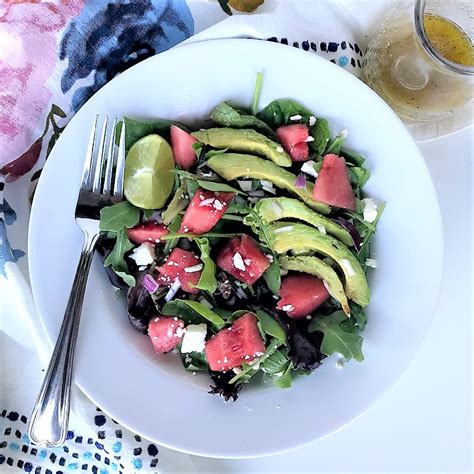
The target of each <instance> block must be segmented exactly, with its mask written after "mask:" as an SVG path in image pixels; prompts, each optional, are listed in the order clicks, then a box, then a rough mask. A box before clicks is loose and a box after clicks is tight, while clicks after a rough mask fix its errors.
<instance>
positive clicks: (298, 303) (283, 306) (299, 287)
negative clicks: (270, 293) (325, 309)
mask: <svg viewBox="0 0 474 474" xmlns="http://www.w3.org/2000/svg"><path fill="white" fill-rule="evenodd" d="M329 296H330V295H329V293H328V290H326V288H325V286H324V284H323V282H322V281H321V280H320V279H319V278H317V277H315V276H313V275H306V274H301V275H290V276H288V277H286V278H285V279H284V280H283V281H282V282H281V287H280V301H278V304H277V309H280V310H282V311H285V312H286V313H287V314H288V316H290V318H294V319H300V318H304V317H305V316H307V315H309V314H310V313H312V312H313V311H314V310H315V309H317V308H319V306H321V305H322V304H323V303H324V302H325V301H327V300H328V299H329Z"/></svg>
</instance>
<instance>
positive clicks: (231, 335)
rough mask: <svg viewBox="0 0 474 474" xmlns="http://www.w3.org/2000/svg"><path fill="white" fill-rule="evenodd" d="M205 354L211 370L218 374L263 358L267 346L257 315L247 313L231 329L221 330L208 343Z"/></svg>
mask: <svg viewBox="0 0 474 474" xmlns="http://www.w3.org/2000/svg"><path fill="white" fill-rule="evenodd" d="M204 352H205V354H206V359H207V362H208V364H209V367H210V368H211V370H215V371H218V372H225V371H226V370H230V369H233V368H234V367H238V366H239V365H241V364H242V363H244V362H245V363H249V362H252V361H253V360H254V359H255V358H256V357H259V356H261V355H262V354H263V353H264V352H265V345H264V344H263V339H262V336H261V335H260V331H259V330H258V327H257V318H256V317H255V315H253V314H252V313H246V314H244V315H243V316H241V317H240V318H239V319H237V320H236V321H235V322H234V324H233V325H232V326H231V327H230V328H225V329H222V330H220V331H219V332H218V333H217V334H216V335H214V336H213V337H211V338H210V339H209V340H208V341H207V342H206V347H205V349H204Z"/></svg>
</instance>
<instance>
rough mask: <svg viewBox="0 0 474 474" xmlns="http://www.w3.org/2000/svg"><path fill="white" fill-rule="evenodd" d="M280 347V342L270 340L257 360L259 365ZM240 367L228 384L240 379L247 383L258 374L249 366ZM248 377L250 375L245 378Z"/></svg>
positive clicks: (256, 370)
mask: <svg viewBox="0 0 474 474" xmlns="http://www.w3.org/2000/svg"><path fill="white" fill-rule="evenodd" d="M280 346H281V341H279V340H278V339H276V338H275V339H272V340H271V341H270V344H268V346H267V348H266V350H265V352H264V354H263V355H262V356H260V357H259V358H258V361H259V363H260V364H262V363H263V362H265V361H266V360H267V359H268V358H269V357H270V356H271V355H272V354H273V353H274V352H275V351H276V350H277V349H278V348H279V347H280ZM242 367H243V368H242V370H241V371H240V372H239V373H238V374H237V375H236V376H235V377H233V378H231V379H230V380H229V383H230V384H233V383H236V382H238V381H239V380H242V379H246V380H245V381H246V382H248V380H250V378H251V377H252V376H254V375H255V374H256V373H257V372H258V369H255V367H254V366H253V365H250V364H242ZM248 375H250V377H247V376H248Z"/></svg>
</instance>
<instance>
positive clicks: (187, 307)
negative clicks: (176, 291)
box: [162, 299, 225, 330]
mask: <svg viewBox="0 0 474 474" xmlns="http://www.w3.org/2000/svg"><path fill="white" fill-rule="evenodd" d="M162 312H163V314H164V315H165V316H178V317H180V318H181V319H182V320H183V321H184V322H185V323H186V324H199V323H202V322H206V321H209V322H210V323H211V324H212V325H213V326H214V327H215V328H216V329H217V330H220V329H222V328H223V327H224V326H225V321H224V320H223V319H222V318H221V317H220V316H219V315H218V314H216V313H214V311H212V310H211V309H209V308H208V307H207V306H206V305H203V304H202V303H198V302H197V301H191V300H180V299H176V300H173V301H169V302H168V303H166V304H165V305H164V306H163V310H162ZM203 320H204V321H203Z"/></svg>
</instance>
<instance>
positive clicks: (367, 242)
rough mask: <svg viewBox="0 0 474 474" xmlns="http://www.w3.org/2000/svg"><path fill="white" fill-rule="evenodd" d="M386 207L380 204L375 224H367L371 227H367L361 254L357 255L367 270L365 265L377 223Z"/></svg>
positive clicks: (360, 250)
mask: <svg viewBox="0 0 474 474" xmlns="http://www.w3.org/2000/svg"><path fill="white" fill-rule="evenodd" d="M385 206H386V204H385V203H384V202H382V203H381V204H379V207H378V209H377V216H376V218H375V220H374V222H372V223H371V224H369V223H367V224H369V225H370V226H371V227H369V226H366V227H367V231H366V232H365V233H364V234H363V238H362V244H361V247H360V249H359V252H358V254H357V258H358V260H359V262H360V263H361V264H363V265H364V267H363V268H365V266H366V265H365V260H366V259H367V258H368V257H369V245H370V241H371V240H372V237H373V236H374V234H375V230H376V228H377V223H378V221H379V219H380V216H381V215H382V212H383V211H384V209H385Z"/></svg>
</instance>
